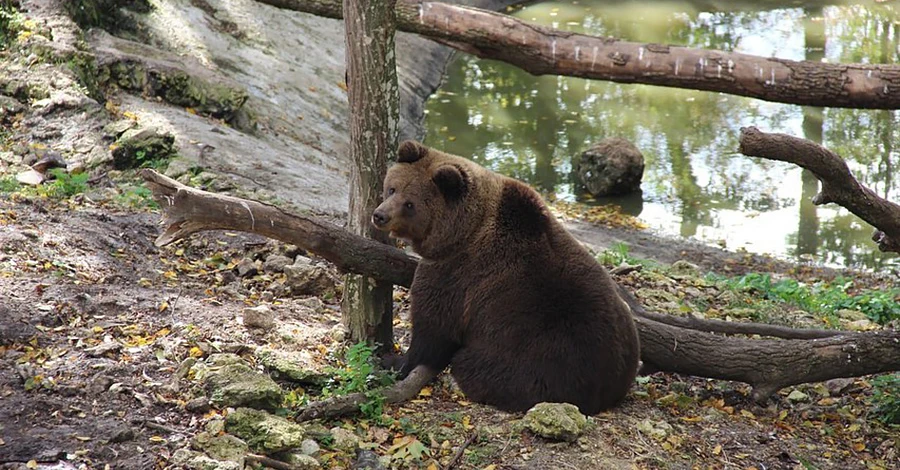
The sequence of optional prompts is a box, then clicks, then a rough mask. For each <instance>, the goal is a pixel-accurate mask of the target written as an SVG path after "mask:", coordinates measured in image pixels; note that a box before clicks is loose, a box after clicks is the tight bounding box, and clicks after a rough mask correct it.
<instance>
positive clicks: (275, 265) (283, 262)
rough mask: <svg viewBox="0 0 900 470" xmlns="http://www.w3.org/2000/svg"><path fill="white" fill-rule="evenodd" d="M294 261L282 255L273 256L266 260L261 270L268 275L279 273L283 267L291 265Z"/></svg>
mask: <svg viewBox="0 0 900 470" xmlns="http://www.w3.org/2000/svg"><path fill="white" fill-rule="evenodd" d="M293 262H294V260H293V259H291V258H288V257H287V256H284V255H278V254H273V255H269V257H268V258H266V262H265V263H263V269H265V270H266V272H270V273H280V272H282V271H284V267H285V266H289V265H291V264H293Z"/></svg>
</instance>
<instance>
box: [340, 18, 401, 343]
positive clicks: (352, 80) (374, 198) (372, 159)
mask: <svg viewBox="0 0 900 470" xmlns="http://www.w3.org/2000/svg"><path fill="white" fill-rule="evenodd" d="M391 6H392V5H391V3H389V2H387V1H384V0H347V1H345V2H344V4H343V16H344V18H346V20H345V22H344V24H345V28H344V29H345V38H346V47H347V49H346V51H347V52H346V54H347V88H348V95H349V99H350V157H351V161H352V165H351V169H350V212H349V229H350V231H351V232H353V233H354V234H357V235H362V236H366V237H370V238H374V239H376V240H379V241H382V242H384V243H389V239H388V237H387V235H386V234H385V233H383V232H380V231H377V230H375V228H374V227H373V226H372V224H371V223H370V221H369V217H370V216H371V214H372V212H373V211H374V210H375V208H376V207H378V204H379V203H380V201H381V192H382V186H383V182H384V175H385V172H386V171H387V159H388V155H394V154H396V153H397V145H398V143H399V142H398V141H399V132H400V131H399V123H400V89H399V87H398V85H397V64H396V57H395V55H394V30H395V24H396V19H395V18H394V9H393V8H391ZM392 299H393V286H392V285H391V284H390V283H388V282H385V281H384V280H378V279H374V278H371V277H369V276H368V275H365V274H362V275H360V274H348V275H347V276H346V278H345V279H344V295H343V302H342V304H341V309H342V312H343V320H344V324H345V325H346V326H347V327H348V328H349V330H350V339H351V340H352V341H354V342H359V341H368V342H374V343H375V344H378V345H379V348H381V349H382V350H388V349H389V348H391V347H392V346H393V330H392V324H393V323H392V319H393V308H392Z"/></svg>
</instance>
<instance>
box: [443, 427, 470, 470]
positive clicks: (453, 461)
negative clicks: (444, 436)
mask: <svg viewBox="0 0 900 470" xmlns="http://www.w3.org/2000/svg"><path fill="white" fill-rule="evenodd" d="M476 437H478V432H473V433H472V434H471V435H470V436H469V438H468V439H466V442H463V445H461V446H460V447H459V450H457V451H456V454H454V455H453V458H452V459H451V460H450V463H448V464H447V466H446V467H444V470H453V468H454V467H456V464H458V463H459V461H460V459H462V456H463V452H465V451H466V447H469V444H471V443H472V442H474V441H475V438H476Z"/></svg>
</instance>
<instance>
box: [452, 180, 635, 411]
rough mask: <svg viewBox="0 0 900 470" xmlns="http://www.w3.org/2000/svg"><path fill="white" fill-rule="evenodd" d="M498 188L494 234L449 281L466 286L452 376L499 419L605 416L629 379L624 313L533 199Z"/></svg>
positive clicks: (514, 186) (511, 183)
mask: <svg viewBox="0 0 900 470" xmlns="http://www.w3.org/2000/svg"><path fill="white" fill-rule="evenodd" d="M500 178H503V186H502V190H501V197H500V198H499V203H498V205H497V208H496V217H495V219H494V221H493V226H492V228H491V229H490V230H488V231H487V235H486V236H485V237H483V238H481V239H480V240H479V241H478V242H476V243H475V244H473V246H471V247H470V249H471V250H472V251H473V252H472V253H470V254H469V255H470V256H469V257H468V259H470V260H472V263H473V266H466V267H463V269H464V270H465V271H467V272H469V273H470V275H469V276H467V277H461V276H459V277H457V276H455V277H456V278H457V279H463V281H462V282H463V283H464V284H466V285H465V286H463V289H464V290H465V291H466V295H465V297H466V305H465V313H464V318H465V319H466V327H465V334H464V338H465V341H464V345H463V348H462V349H461V350H460V351H459V352H458V353H457V355H456V357H455V358H454V360H453V374H454V376H455V377H456V378H457V381H458V382H459V383H460V386H461V387H462V389H463V391H464V392H466V394H467V395H469V396H470V397H472V398H473V399H475V400H477V401H482V402H486V403H489V404H492V405H494V406H497V407H498V408H502V409H507V410H521V409H525V408H527V407H530V406H532V405H533V404H535V403H537V402H539V401H561V402H569V403H574V404H576V405H577V406H579V408H581V409H582V411H584V412H587V413H595V412H597V411H600V410H601V409H606V408H609V407H611V406H614V405H615V404H616V403H618V402H619V401H620V400H621V398H622V397H623V396H624V395H625V393H626V392H627V390H628V389H629V388H630V386H631V383H632V382H633V380H634V376H635V374H636V370H637V361H638V355H639V352H638V340H637V333H636V330H635V327H634V323H633V321H632V319H631V317H630V310H629V309H628V308H627V306H625V304H624V303H623V302H622V301H621V300H620V299H619V298H618V296H617V294H616V293H615V286H614V285H613V284H612V280H611V279H610V278H609V275H608V274H607V273H606V272H605V270H604V269H603V268H602V267H601V266H600V265H599V264H598V263H597V262H596V260H594V259H593V258H592V257H591V256H590V254H589V253H588V252H587V251H586V250H585V249H584V248H583V247H582V246H581V245H580V243H578V242H577V241H576V240H575V239H574V238H573V237H572V236H571V235H569V233H568V232H566V231H565V229H564V228H563V227H562V226H561V224H559V222H557V221H556V220H555V218H553V216H552V214H550V212H549V210H548V209H547V207H546V205H545V204H544V203H543V201H542V200H541V199H540V196H539V195H538V194H537V193H536V192H535V191H534V190H532V189H531V188H529V187H528V186H526V185H524V184H523V183H520V182H518V181H515V180H512V179H507V178H504V177H500Z"/></svg>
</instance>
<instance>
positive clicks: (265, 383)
mask: <svg viewBox="0 0 900 470" xmlns="http://www.w3.org/2000/svg"><path fill="white" fill-rule="evenodd" d="M234 358H237V360H235V359H234ZM192 370H193V371H194V377H195V378H196V379H197V380H200V381H202V382H203V383H204V385H205V386H206V389H207V391H208V392H209V400H210V402H212V404H213V405H215V406H218V407H227V406H232V407H237V406H250V407H254V408H260V409H266V410H274V409H277V408H278V407H279V406H281V401H282V399H283V397H284V391H283V390H282V389H281V387H279V386H278V384H276V383H275V381H274V380H272V379H271V378H270V377H269V376H268V375H265V374H262V373H259V372H257V371H255V370H253V369H252V368H251V367H250V366H249V365H248V364H247V363H246V362H245V361H244V360H243V359H240V357H238V356H237V355H235V354H213V355H212V356H210V357H209V358H208V359H207V360H206V362H205V363H203V364H197V365H196V366H195V367H194V368H193V369H192Z"/></svg>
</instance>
